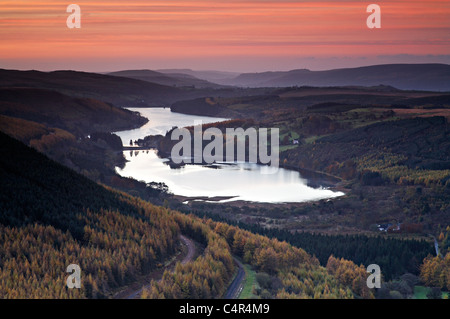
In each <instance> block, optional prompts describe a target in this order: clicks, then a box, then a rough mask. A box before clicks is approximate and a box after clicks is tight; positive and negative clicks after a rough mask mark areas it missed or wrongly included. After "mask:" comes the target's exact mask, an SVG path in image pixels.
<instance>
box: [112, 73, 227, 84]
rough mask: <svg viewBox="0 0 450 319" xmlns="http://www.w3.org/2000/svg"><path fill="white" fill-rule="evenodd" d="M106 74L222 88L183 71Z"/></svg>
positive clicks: (158, 82)
mask: <svg viewBox="0 0 450 319" xmlns="http://www.w3.org/2000/svg"><path fill="white" fill-rule="evenodd" d="M108 75H113V76H122V77H126V78H132V79H137V80H142V81H146V82H151V83H156V84H161V85H167V86H173V87H195V88H222V87H223V86H222V85H219V84H216V83H212V82H209V81H206V80H201V79H198V78H196V77H195V76H192V75H189V74H184V73H168V74H164V73H160V72H156V71H152V70H124V71H118V72H111V73H108Z"/></svg>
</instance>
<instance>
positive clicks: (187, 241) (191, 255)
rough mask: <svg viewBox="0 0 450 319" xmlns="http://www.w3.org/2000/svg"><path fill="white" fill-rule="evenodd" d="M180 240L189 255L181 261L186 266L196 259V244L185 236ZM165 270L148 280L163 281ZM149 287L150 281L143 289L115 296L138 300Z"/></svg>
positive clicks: (153, 274)
mask: <svg viewBox="0 0 450 319" xmlns="http://www.w3.org/2000/svg"><path fill="white" fill-rule="evenodd" d="M179 238H180V241H181V242H182V243H183V245H185V246H186V247H187V253H186V255H185V256H184V257H183V259H182V260H181V263H182V264H183V265H184V264H186V263H188V262H190V261H192V260H193V259H194V256H195V251H196V249H195V244H194V242H193V241H192V240H191V239H189V238H187V237H186V236H183V235H180V237H179ZM172 264H174V263H173V262H172ZM164 270H165V269H163V270H159V271H155V272H153V273H152V274H151V275H150V276H148V278H150V279H158V280H161V278H162V275H163V273H164ZM150 281H151V280H150ZM149 287H150V283H149V282H148V281H146V283H145V285H144V286H143V287H141V288H140V289H136V290H133V291H125V292H123V293H120V294H118V295H117V296H115V298H116V299H136V298H139V297H140V295H141V294H142V291H143V289H146V288H149Z"/></svg>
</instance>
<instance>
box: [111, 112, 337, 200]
mask: <svg viewBox="0 0 450 319" xmlns="http://www.w3.org/2000/svg"><path fill="white" fill-rule="evenodd" d="M129 110H130V111H134V112H139V113H141V115H142V116H145V117H146V118H148V119H149V122H148V123H146V124H145V125H143V126H142V127H140V128H137V129H133V130H128V131H121V132H115V134H117V135H118V136H120V138H121V139H122V143H123V145H129V143H130V140H133V141H135V140H137V139H139V138H144V137H145V136H147V135H156V134H161V135H165V134H166V132H167V131H169V130H170V129H172V127H174V126H177V127H185V126H192V125H194V121H200V120H201V121H202V123H203V124H207V123H213V122H219V121H224V120H226V119H223V118H214V117H205V116H197V115H186V114H180V113H174V112H171V111H170V109H169V108H165V109H164V108H129ZM124 155H125V158H126V160H127V163H126V165H125V167H124V168H123V169H120V168H118V167H117V168H116V171H117V173H118V174H120V175H121V176H124V177H132V178H134V179H136V180H140V181H144V182H147V183H150V182H163V183H165V184H166V185H167V186H168V187H169V191H170V192H171V193H173V194H175V195H181V196H188V197H216V196H220V197H232V198H230V199H227V200H224V201H232V200H245V201H252V202H261V203H288V202H305V201H316V200H320V199H327V198H334V197H338V196H342V195H344V193H342V192H335V191H332V190H330V189H326V188H323V187H317V188H313V187H310V186H308V185H307V180H306V179H305V178H303V177H302V176H301V175H300V173H299V172H297V171H293V170H288V169H283V168H275V167H268V166H264V165H259V164H254V163H234V164H229V163H227V164H214V165H185V166H183V167H181V168H170V166H169V165H167V162H168V161H169V160H168V159H167V158H159V157H158V156H157V154H156V150H131V151H124Z"/></svg>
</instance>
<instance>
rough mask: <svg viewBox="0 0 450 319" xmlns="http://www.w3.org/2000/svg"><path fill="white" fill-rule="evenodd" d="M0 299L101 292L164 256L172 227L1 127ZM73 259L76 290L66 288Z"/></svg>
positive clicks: (169, 250) (161, 215)
mask: <svg viewBox="0 0 450 319" xmlns="http://www.w3.org/2000/svg"><path fill="white" fill-rule="evenodd" d="M0 149H1V151H2V154H3V155H2V157H1V158H0V176H1V180H2V183H0V229H1V231H0V247H1V248H0V269H1V270H0V282H2V285H0V298H79V297H88V298H89V297H104V296H107V295H108V294H109V293H111V292H112V291H113V290H114V289H115V288H117V287H120V286H122V285H124V284H127V283H129V282H131V281H133V280H135V279H136V278H137V277H138V276H140V275H141V274H142V273H146V272H148V271H150V270H151V269H154V268H155V267H156V265H157V263H159V262H161V261H163V260H164V259H166V258H167V257H168V256H171V255H172V254H173V253H174V252H175V250H176V247H177V234H178V232H179V230H178V226H177V225H176V223H175V222H174V220H173V219H171V218H169V216H168V215H167V213H166V212H165V211H164V210H163V209H161V208H157V207H154V206H151V205H137V204H136V203H135V202H133V201H132V200H131V198H129V197H125V196H124V195H122V194H119V193H117V192H114V191H111V190H108V189H106V188H104V187H102V186H100V185H98V184H96V183H94V182H92V181H90V180H89V179H87V178H85V177H83V176H81V175H79V174H76V173H75V172H73V171H72V170H70V169H68V168H66V167H64V166H62V165H60V164H57V163H56V162H53V161H51V160H49V159H48V158H47V157H45V156H44V155H42V154H40V153H38V152H36V151H34V150H33V149H31V148H29V147H27V146H25V145H24V144H22V143H20V142H18V141H16V140H14V139H12V138H10V137H8V136H6V135H5V134H3V133H0ZM72 263H74V264H78V265H79V266H80V267H81V269H82V272H83V287H82V289H80V290H78V289H73V290H70V289H67V288H66V286H65V278H66V276H67V274H66V273H65V270H66V267H67V266H68V265H69V264H72Z"/></svg>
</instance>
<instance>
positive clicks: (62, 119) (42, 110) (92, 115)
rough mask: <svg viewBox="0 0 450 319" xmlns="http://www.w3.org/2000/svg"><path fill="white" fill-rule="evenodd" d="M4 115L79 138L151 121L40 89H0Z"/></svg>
mask: <svg viewBox="0 0 450 319" xmlns="http://www.w3.org/2000/svg"><path fill="white" fill-rule="evenodd" d="M0 114H2V115H6V116H9V117H14V118H21V119H24V120H28V121H33V122H36V123H41V124H44V125H46V126H50V127H58V128H60V129H63V130H67V131H69V132H71V133H73V134H75V135H78V136H80V135H86V134H89V133H92V132H95V131H116V130H124V129H131V128H133V127H137V126H141V125H143V124H144V123H146V121H147V120H146V119H145V118H143V117H141V116H140V115H137V114H135V113H133V112H131V111H128V110H125V109H122V108H118V107H116V106H114V105H112V104H108V103H105V102H102V101H98V100H94V99H89V98H74V97H71V96H68V95H65V94H62V93H59V92H56V91H53V90H46V89H37V88H1V87H0ZM0 130H1V127H0Z"/></svg>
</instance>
